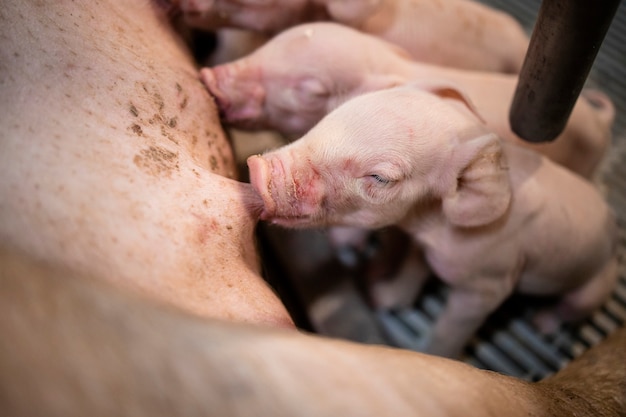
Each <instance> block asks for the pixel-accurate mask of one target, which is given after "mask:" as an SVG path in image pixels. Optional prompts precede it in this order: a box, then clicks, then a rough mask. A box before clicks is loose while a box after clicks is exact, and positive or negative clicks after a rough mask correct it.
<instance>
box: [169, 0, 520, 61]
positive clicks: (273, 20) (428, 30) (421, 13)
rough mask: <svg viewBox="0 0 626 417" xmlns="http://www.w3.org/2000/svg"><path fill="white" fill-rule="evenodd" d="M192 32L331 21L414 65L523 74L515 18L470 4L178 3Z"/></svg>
mask: <svg viewBox="0 0 626 417" xmlns="http://www.w3.org/2000/svg"><path fill="white" fill-rule="evenodd" d="M178 3H179V7H180V9H181V10H182V11H183V13H184V17H185V19H186V20H187V22H188V23H189V24H191V25H193V26H197V27H201V28H205V29H211V30H213V29H216V28H220V27H237V28H242V29H251V30H255V31H261V32H265V33H278V32H280V31H281V30H283V29H286V28H288V27H289V26H292V25H295V24H297V23H303V22H312V21H316V20H329V21H335V22H337V23H340V24H343V25H346V26H350V27H352V28H354V29H358V30H360V31H363V32H365V33H370V34H372V35H375V36H378V37H380V38H382V39H386V40H387V41H389V42H392V43H395V44H397V45H400V46H402V47H404V48H406V49H407V51H409V52H410V53H411V55H412V56H413V58H415V59H418V60H420V61H425V62H432V63H436V64H440V65H447V66H452V67H458V68H471V69H484V70H489V71H500V72H511V73H513V72H519V70H520V68H521V66H522V63H523V60H524V55H525V53H526V48H527V47H528V36H527V35H526V33H525V31H524V29H523V28H522V26H521V25H520V24H519V22H517V21H516V20H515V19H514V18H513V17H512V16H510V15H508V14H506V13H504V12H501V11H499V10H497V9H495V8H491V7H489V6H486V5H484V4H481V3H480V2H478V1H471V0H445V1H439V0H350V1H346V0H271V1H257V0H220V1H215V0H180V1H179V2H178Z"/></svg>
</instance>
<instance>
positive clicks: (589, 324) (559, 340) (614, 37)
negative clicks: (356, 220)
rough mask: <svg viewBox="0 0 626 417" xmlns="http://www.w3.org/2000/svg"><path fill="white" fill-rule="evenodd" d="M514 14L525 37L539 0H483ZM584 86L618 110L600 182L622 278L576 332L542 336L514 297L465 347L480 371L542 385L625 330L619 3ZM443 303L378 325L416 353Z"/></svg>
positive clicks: (625, 97)
mask: <svg viewBox="0 0 626 417" xmlns="http://www.w3.org/2000/svg"><path fill="white" fill-rule="evenodd" d="M483 2H484V3H486V4H489V5H491V6H493V7H495V8H498V9H501V10H504V11H506V12H508V13H510V14H511V15H513V16H515V17H516V18H517V19H518V20H519V21H520V22H521V23H522V24H523V25H524V26H525V27H526V28H527V30H528V32H529V33H530V32H531V30H532V26H533V24H534V21H535V18H536V15H537V11H538V10H539V6H540V1H539V0H531V1H526V2H518V1H513V0H484V1H483ZM587 84H588V85H592V86H595V87H597V88H600V89H601V90H603V91H604V92H605V93H607V94H609V96H610V97H611V99H612V100H613V101H614V104H615V107H616V112H617V115H616V121H615V124H614V127H613V149H612V150H611V151H610V152H609V154H608V155H607V157H606V160H605V162H604V165H603V167H602V168H601V170H600V173H599V175H598V178H597V181H598V183H599V185H600V186H601V188H603V190H604V191H605V193H606V198H607V200H608V201H609V203H610V204H611V206H612V207H613V208H614V210H615V212H616V214H617V217H618V225H619V228H620V243H619V244H620V248H619V256H620V269H619V271H620V278H619V283H618V286H617V288H616V289H615V291H614V293H613V294H612V296H611V298H610V300H609V301H608V302H607V303H606V304H605V305H604V306H603V307H602V308H601V309H600V310H599V311H598V312H597V313H595V314H594V315H593V316H592V317H590V318H589V319H587V320H586V321H584V322H583V323H581V324H579V325H578V326H569V327H563V328H562V329H560V330H559V331H558V332H557V333H555V334H551V335H541V334H539V333H538V332H537V331H535V330H534V328H533V327H532V325H531V324H530V321H529V317H530V316H531V314H532V307H529V305H532V303H533V301H532V300H530V301H529V300H528V299H526V298H523V297H517V296H516V297H513V298H512V299H511V300H510V301H508V302H507V303H505V305H504V306H502V307H501V308H500V309H499V310H498V311H497V312H496V313H495V314H493V315H492V317H491V318H490V320H489V322H488V323H487V324H486V325H485V326H483V328H482V329H481V330H480V331H479V332H478V334H477V335H476V337H475V338H474V339H473V341H472V342H471V343H470V345H469V346H468V348H467V349H466V356H465V357H464V361H465V362H467V363H469V364H471V365H474V366H476V367H479V368H483V369H490V370H493V371H497V372H500V373H503V374H507V375H511V376H516V377H519V378H523V379H526V380H530V381H536V380H539V379H542V378H544V377H546V376H548V375H550V374H552V373H554V372H555V371H557V370H558V369H560V368H561V367H563V366H564V365H565V364H567V363H568V362H569V361H571V360H572V359H573V358H575V357H577V356H578V355H580V354H581V353H583V352H584V351H585V350H587V349H588V348H589V347H591V346H593V345H595V344H597V343H599V342H600V341H602V340H603V339H604V338H605V337H606V336H607V335H609V334H610V333H611V332H613V331H614V330H615V329H617V328H619V327H621V326H625V325H626V233H624V231H625V230H626V5H625V4H624V3H622V4H620V6H619V8H618V11H617V15H616V17H615V18H614V20H613V22H612V25H611V27H610V29H609V31H608V33H607V37H606V38H605V41H604V43H603V44H602V47H601V49H600V51H599V53H598V56H597V58H596V61H595V62H594V66H593V68H592V70H591V74H590V76H589V80H588V83H587ZM444 300H445V289H444V288H443V287H441V286H436V287H435V288H431V289H430V290H427V291H426V293H425V294H424V296H423V297H422V299H421V300H420V301H419V303H418V304H417V305H416V306H415V308H412V309H407V310H401V311H394V312H378V313H376V319H377V321H378V323H379V325H380V327H381V329H382V331H383V333H384V334H385V336H386V337H387V338H388V339H389V341H390V344H392V345H394V346H399V347H403V348H407V349H417V346H419V343H420V334H424V333H425V331H427V330H428V329H429V327H430V326H431V325H432V323H433V320H434V318H436V317H437V315H438V313H439V312H440V310H441V308H442V306H443V303H444Z"/></svg>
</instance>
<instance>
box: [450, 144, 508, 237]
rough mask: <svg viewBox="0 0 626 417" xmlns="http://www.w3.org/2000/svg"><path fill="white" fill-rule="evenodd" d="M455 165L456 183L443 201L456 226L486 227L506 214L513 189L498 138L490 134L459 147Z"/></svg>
mask: <svg viewBox="0 0 626 417" xmlns="http://www.w3.org/2000/svg"><path fill="white" fill-rule="evenodd" d="M452 164H453V168H452V169H453V170H455V172H457V176H456V181H453V184H451V186H450V188H449V190H448V192H447V193H446V195H444V197H443V212H444V214H445V216H446V218H447V219H448V220H449V221H450V222H451V223H452V224H454V225H456V226H460V227H477V226H483V225H486V224H489V223H491V222H494V221H496V220H497V219H499V218H500V217H501V216H503V215H504V214H505V212H506V211H507V209H508V207H509V204H510V202H511V185H510V182H509V177H508V169H507V166H506V165H507V164H506V157H505V156H504V154H503V149H502V145H501V143H500V138H499V137H498V136H496V135H495V134H491V133H490V134H486V135H483V136H479V137H476V138H474V139H471V140H469V141H467V142H465V143H462V144H459V147H458V150H457V152H456V153H455V155H454V157H453V161H452Z"/></svg>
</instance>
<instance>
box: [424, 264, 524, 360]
mask: <svg viewBox="0 0 626 417" xmlns="http://www.w3.org/2000/svg"><path fill="white" fill-rule="evenodd" d="M520 269H521V268H520V267H519V265H518V266H517V267H516V268H515V269H514V270H513V271H511V272H510V273H508V274H504V275H499V276H498V275H493V276H484V277H481V278H478V277H476V278H472V282H471V285H457V286H451V287H450V292H449V294H448V299H447V301H446V305H445V307H444V309H443V311H442V312H441V314H440V316H439V317H438V318H437V321H436V322H435V324H434V327H433V329H432V333H431V334H430V337H428V339H427V340H426V342H425V346H424V349H423V350H424V352H426V353H430V354H434V355H439V356H446V357H449V358H458V357H459V356H460V355H461V353H462V352H463V348H464V347H465V346H466V345H467V344H468V343H469V341H470V339H471V338H472V336H473V335H474V334H475V333H476V332H477V331H478V329H479V328H480V326H481V325H482V324H483V323H484V322H485V321H486V320H487V318H488V317H489V315H490V314H491V313H493V312H494V311H495V310H496V309H497V308H498V307H499V306H500V305H501V304H502V303H503V302H504V300H506V299H507V298H509V296H510V295H511V294H512V293H513V288H514V286H515V283H516V282H517V281H518V277H519V273H520Z"/></svg>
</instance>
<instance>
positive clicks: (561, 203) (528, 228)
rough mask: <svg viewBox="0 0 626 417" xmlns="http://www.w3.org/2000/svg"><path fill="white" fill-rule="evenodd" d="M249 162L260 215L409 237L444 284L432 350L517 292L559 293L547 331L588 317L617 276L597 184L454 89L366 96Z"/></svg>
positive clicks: (543, 316) (610, 220)
mask: <svg viewBox="0 0 626 417" xmlns="http://www.w3.org/2000/svg"><path fill="white" fill-rule="evenodd" d="M438 94H440V95H438ZM248 166H249V170H250V178H251V182H252V185H253V187H254V188H255V189H256V190H257V192H258V193H259V194H260V196H261V197H262V199H263V201H264V205H265V207H264V210H263V213H262V214H261V218H262V219H264V220H267V221H269V222H272V223H274V224H277V225H281V226H284V227H290V228H314V227H324V226H332V225H344V226H355V227H361V228H371V229H375V228H380V227H384V226H389V225H397V226H399V227H401V228H402V229H403V230H404V231H406V232H407V233H408V234H409V235H411V237H412V238H413V240H414V241H415V243H416V244H417V246H418V247H419V248H420V249H421V250H422V251H423V255H424V259H425V260H426V262H427V264H428V266H429V267H430V268H431V269H432V271H433V272H434V273H435V274H436V275H437V276H438V277H439V278H440V279H441V280H443V281H444V282H445V283H446V284H447V285H448V286H449V288H450V291H449V295H448V300H447V302H446V306H445V308H444V310H443V311H442V313H441V315H440V316H439V317H438V319H437V321H436V323H435V325H434V327H433V329H432V333H431V334H430V335H428V336H427V337H426V338H425V339H426V344H425V346H424V351H426V352H430V353H435V354H439V355H444V356H451V357H455V356H458V355H459V354H460V353H461V351H462V349H463V347H464V346H465V345H466V343H467V342H468V340H469V339H470V338H471V337H472V335H473V334H474V333H475V331H476V330H477V329H478V328H479V327H480V326H481V324H482V323H483V322H484V321H485V320H486V318H487V317H488V316H489V314H490V313H492V312H493V311H494V310H495V309H496V308H497V307H498V306H500V305H501V303H502V302H503V301H504V300H505V299H507V298H508V297H509V296H510V295H511V294H512V293H513V292H514V291H519V292H520V293H524V294H530V295H537V296H554V295H561V297H560V301H559V303H558V304H557V305H556V306H555V307H554V309H553V310H552V309H551V310H545V311H541V312H539V314H538V317H537V320H536V321H537V323H538V324H539V325H540V326H542V327H544V328H549V327H553V326H554V325H555V323H560V322H561V321H571V320H578V319H581V318H583V317H585V316H586V315H588V314H589V313H590V312H592V311H593V310H594V309H596V308H597V307H599V306H600V305H601V304H602V302H603V301H604V300H605V299H606V298H607V297H608V295H609V294H610V291H611V290H612V288H613V286H614V283H615V282H616V279H617V261H616V254H615V246H616V236H615V230H616V225H615V219H614V215H613V213H612V211H611V210H610V208H609V206H608V205H607V204H606V202H605V201H604V199H603V197H602V196H601V195H600V194H599V192H598V191H597V190H596V188H594V186H593V185H592V184H591V183H590V182H588V181H586V180H584V179H583V178H582V177H580V176H578V175H576V174H574V173H571V172H570V171H568V170H566V169H564V168H562V167H560V166H558V165H557V164H555V163H553V162H551V161H550V160H548V159H547V158H545V157H543V156H541V155H540V154H538V153H536V152H533V151H530V150H527V149H524V148H522V147H519V146H516V145H514V144H511V143H507V142H504V141H502V140H501V139H500V138H499V137H498V136H497V135H496V134H494V133H493V132H491V131H490V130H489V129H488V128H486V127H485V126H484V124H483V123H481V121H480V120H479V118H478V117H477V116H476V115H475V114H474V113H473V111H472V109H471V107H469V106H468V105H467V103H466V102H465V101H464V100H463V96H462V95H460V94H459V95H454V94H450V87H446V86H444V87H442V88H441V89H437V88H433V89H432V92H426V91H424V90H423V88H422V87H420V86H414V85H407V86H402V87H396V88H392V89H386V90H382V91H378V92H372V93H367V94H364V95H361V96H359V97H356V98H354V99H351V100H349V101H347V102H346V103H344V104H343V105H341V106H340V107H338V108H337V109H336V110H334V111H332V112H331V113H329V114H328V115H327V116H326V117H325V118H324V119H322V121H320V123H318V124H317V125H316V126H315V127H314V128H313V129H311V130H310V131H309V132H308V133H307V134H306V135H304V136H303V137H302V138H301V139H299V140H296V141H295V142H293V143H291V144H289V145H287V146H285V147H282V148H280V149H277V150H275V151H272V152H269V153H266V154H264V155H262V156H251V157H250V158H249V159H248ZM424 278H425V277H419V276H416V277H415V280H418V281H420V280H423V279H424ZM419 288H420V285H414V289H415V290H416V291H417V290H419ZM415 295H417V294H415Z"/></svg>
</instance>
